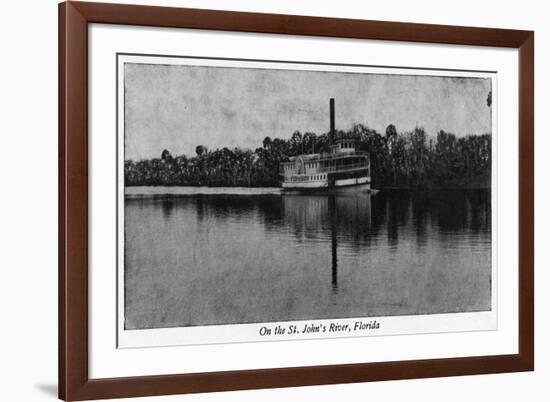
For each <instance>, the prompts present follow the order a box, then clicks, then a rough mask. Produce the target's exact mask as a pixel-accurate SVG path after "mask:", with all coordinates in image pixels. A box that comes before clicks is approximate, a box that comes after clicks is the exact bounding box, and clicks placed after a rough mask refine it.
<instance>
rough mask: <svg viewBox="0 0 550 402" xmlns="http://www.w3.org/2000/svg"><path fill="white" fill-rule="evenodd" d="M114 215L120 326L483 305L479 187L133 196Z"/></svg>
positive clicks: (484, 239)
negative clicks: (120, 235) (120, 265)
mask: <svg viewBox="0 0 550 402" xmlns="http://www.w3.org/2000/svg"><path fill="white" fill-rule="evenodd" d="M149 195H150V194H149ZM124 213H125V224H124V227H125V246H124V253H125V264H124V265H125V266H124V281H125V283H124V288H125V300H124V304H125V305H124V309H125V328H126V329H144V328H167V327H181V326H195V325H210V324H241V323H257V322H273V321H293V320H308V319H325V318H351V317H375V316H390V315H410V314H433V313H453V312H473V311H487V310H490V309H491V197H490V192H489V191H488V190H456V191H430V192H409V191H403V190H399V191H380V192H378V193H377V194H375V195H372V194H365V193H360V194H349V195H332V196H328V195H319V196H299V195H292V196H287V195H279V194H270V193H266V194H252V195H250V194H246V195H243V194H240V195H227V194H223V193H215V194H208V195H200V194H179V195H177V196H172V197H163V196H158V197H155V198H151V197H139V196H135V194H134V196H132V197H128V196H127V198H126V199H125V205H124Z"/></svg>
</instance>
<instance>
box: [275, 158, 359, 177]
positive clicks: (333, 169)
mask: <svg viewBox="0 0 550 402" xmlns="http://www.w3.org/2000/svg"><path fill="white" fill-rule="evenodd" d="M368 167H369V161H365V162H357V163H350V164H347V165H336V166H324V167H318V168H312V169H307V170H306V174H317V173H337V172H349V171H352V170H360V169H366V168H368ZM279 173H280V174H281V175H282V176H285V175H293V174H296V173H297V172H296V169H289V170H285V169H284V167H283V166H281V167H280V168H279Z"/></svg>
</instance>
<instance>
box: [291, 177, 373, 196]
mask: <svg viewBox="0 0 550 402" xmlns="http://www.w3.org/2000/svg"><path fill="white" fill-rule="evenodd" d="M308 184H309V185H307V186H304V185H301V186H300V185H295V186H283V189H282V191H283V194H311V193H315V194H319V193H321V194H340V193H350V192H370V178H368V177H357V178H349V179H341V180H335V181H334V183H333V185H330V186H329V185H328V183H323V184H321V185H319V183H315V184H317V185H316V186H314V185H313V184H314V183H308Z"/></svg>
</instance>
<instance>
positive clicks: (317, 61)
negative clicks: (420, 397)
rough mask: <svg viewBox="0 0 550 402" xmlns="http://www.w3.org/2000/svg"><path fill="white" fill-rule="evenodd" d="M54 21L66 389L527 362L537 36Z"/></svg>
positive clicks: (195, 15)
mask: <svg viewBox="0 0 550 402" xmlns="http://www.w3.org/2000/svg"><path fill="white" fill-rule="evenodd" d="M59 32H60V36H59V38H60V55H59V56H60V64H59V67H60V71H59V72H60V80H59V83H60V108H59V113H60V119H59V121H60V130H59V132H60V143H59V144H60V169H59V172H60V177H59V186H60V189H59V192H60V193H59V195H60V201H59V208H60V215H59V216H60V218H59V219H60V222H59V228H60V264H59V274H60V275H59V280H60V283H59V284H60V286H59V290H60V298H59V307H60V322H59V342H60V348H59V350H60V352H59V382H60V387H59V390H60V398H62V399H64V400H82V399H97V398H114V397H129V396H146V395H163V394H175V393H189V392H209V391H222V390H236V389H250V388H269V387H286V386H299V385H315V384H333V383H346V382H359V381H375V380H388V379H406V378H422V377H432V376H450V375H467V374H482V373H498V372H510V371H527V370H532V369H533V365H534V362H533V360H534V359H533V350H534V342H533V284H534V279H533V102H534V100H533V97H534V90H533V81H534V77H533V73H534V72H533V57H534V55H533V40H534V39H533V37H534V35H533V32H529V31H515V30H502V29H488V28H467V27H451V26H438V25H421V24H405V23H393V22H380V21H360V20H342V19H331V18H317V17H302V16H288V15H274V14H253V13H237V12H226V11H209V10H194V9H178V8H164V7H149V6H133V5H115V4H95V3H79V2H66V3H63V4H61V5H60V31H59Z"/></svg>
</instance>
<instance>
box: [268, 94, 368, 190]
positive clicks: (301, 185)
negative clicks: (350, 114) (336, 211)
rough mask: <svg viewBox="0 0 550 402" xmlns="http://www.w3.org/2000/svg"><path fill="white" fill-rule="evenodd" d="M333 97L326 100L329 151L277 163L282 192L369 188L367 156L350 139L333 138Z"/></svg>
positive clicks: (303, 155) (299, 156) (294, 157)
mask: <svg viewBox="0 0 550 402" xmlns="http://www.w3.org/2000/svg"><path fill="white" fill-rule="evenodd" d="M334 127H335V119H334V99H333V98H331V99H330V133H329V140H330V152H328V153H311V154H302V155H298V156H293V157H291V158H289V159H290V161H289V162H283V163H281V165H280V167H279V169H280V171H279V174H280V177H281V187H282V188H283V191H284V192H341V191H349V190H352V191H370V182H371V179H370V158H369V154H368V153H367V152H361V151H356V150H355V146H356V141H355V140H354V139H338V140H335V139H334V137H335V128H334Z"/></svg>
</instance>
